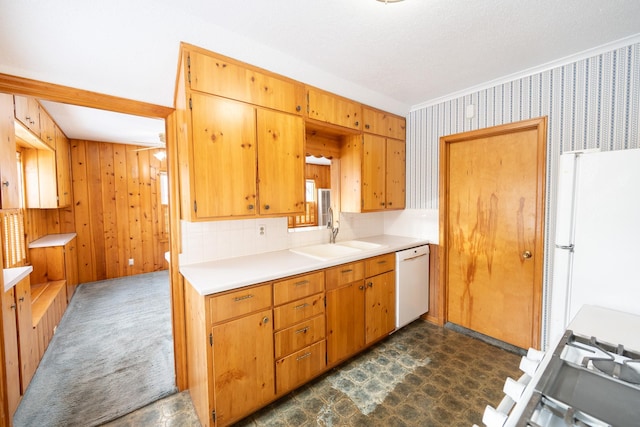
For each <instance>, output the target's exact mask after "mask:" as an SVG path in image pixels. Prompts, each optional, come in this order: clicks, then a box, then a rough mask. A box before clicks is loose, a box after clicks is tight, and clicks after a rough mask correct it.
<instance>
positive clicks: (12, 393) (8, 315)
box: [2, 288, 20, 417]
mask: <svg viewBox="0 0 640 427" xmlns="http://www.w3.org/2000/svg"><path fill="white" fill-rule="evenodd" d="M16 309H17V306H16V300H15V294H14V288H11V289H9V290H8V291H7V292H4V293H3V294H2V326H3V331H4V361H5V373H6V374H5V376H6V379H7V381H6V384H7V390H6V395H7V401H8V403H9V417H12V416H13V413H14V412H15V410H16V408H17V407H18V403H19V402H20V359H19V356H18V329H17V326H16V321H17V318H16Z"/></svg>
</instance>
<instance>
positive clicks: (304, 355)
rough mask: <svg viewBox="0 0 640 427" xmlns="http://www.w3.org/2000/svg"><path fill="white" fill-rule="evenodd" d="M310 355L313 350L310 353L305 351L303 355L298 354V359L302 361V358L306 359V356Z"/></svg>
mask: <svg viewBox="0 0 640 427" xmlns="http://www.w3.org/2000/svg"><path fill="white" fill-rule="evenodd" d="M309 356H311V352H309V353H305V354H303V355H302V356H298V357H296V360H298V361H300V360H302V359H306V358H307V357H309Z"/></svg>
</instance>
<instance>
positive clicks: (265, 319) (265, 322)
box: [262, 316, 269, 325]
mask: <svg viewBox="0 0 640 427" xmlns="http://www.w3.org/2000/svg"><path fill="white" fill-rule="evenodd" d="M262 323H263V324H265V325H266V324H267V323H269V318H268V317H267V316H264V318H263V319H262Z"/></svg>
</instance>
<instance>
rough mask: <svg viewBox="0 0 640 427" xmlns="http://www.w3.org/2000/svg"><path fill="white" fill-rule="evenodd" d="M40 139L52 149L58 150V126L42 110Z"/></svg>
mask: <svg viewBox="0 0 640 427" xmlns="http://www.w3.org/2000/svg"><path fill="white" fill-rule="evenodd" d="M40 112H41V114H40V139H41V140H42V142H44V143H45V144H47V145H48V146H49V147H51V148H52V149H54V150H55V149H56V125H55V123H54V122H53V119H52V118H51V117H50V116H49V115H48V114H47V113H46V112H45V111H44V110H40Z"/></svg>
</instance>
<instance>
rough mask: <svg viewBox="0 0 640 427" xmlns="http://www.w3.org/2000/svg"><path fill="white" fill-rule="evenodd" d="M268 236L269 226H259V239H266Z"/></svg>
mask: <svg viewBox="0 0 640 427" xmlns="http://www.w3.org/2000/svg"><path fill="white" fill-rule="evenodd" d="M266 235H267V226H266V225H265V224H259V225H258V237H265V236H266Z"/></svg>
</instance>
